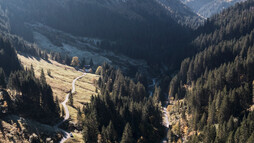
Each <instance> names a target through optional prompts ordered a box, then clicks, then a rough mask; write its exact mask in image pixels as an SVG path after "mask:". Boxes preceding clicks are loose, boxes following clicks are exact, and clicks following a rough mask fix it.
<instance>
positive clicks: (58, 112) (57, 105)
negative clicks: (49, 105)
mask: <svg viewBox="0 0 254 143" xmlns="http://www.w3.org/2000/svg"><path fill="white" fill-rule="evenodd" d="M55 104H56V113H57V114H60V113H61V111H60V110H61V109H60V106H59V100H58V97H57V96H56V99H55Z"/></svg>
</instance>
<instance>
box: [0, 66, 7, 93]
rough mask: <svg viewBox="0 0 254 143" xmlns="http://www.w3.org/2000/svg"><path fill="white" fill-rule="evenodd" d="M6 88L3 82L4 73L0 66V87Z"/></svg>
mask: <svg viewBox="0 0 254 143" xmlns="http://www.w3.org/2000/svg"><path fill="white" fill-rule="evenodd" d="M1 87H2V88H6V82H5V73H4V70H3V69H2V68H0V88H1Z"/></svg>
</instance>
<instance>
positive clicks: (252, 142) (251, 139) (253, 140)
mask: <svg viewBox="0 0 254 143" xmlns="http://www.w3.org/2000/svg"><path fill="white" fill-rule="evenodd" d="M246 143H254V132H252V134H251V136H250V137H249V138H248V140H247V142H246Z"/></svg>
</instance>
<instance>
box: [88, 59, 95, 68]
mask: <svg viewBox="0 0 254 143" xmlns="http://www.w3.org/2000/svg"><path fill="white" fill-rule="evenodd" d="M89 64H90V66H91V67H93V66H94V63H93V59H92V58H91V59H90V62H89Z"/></svg>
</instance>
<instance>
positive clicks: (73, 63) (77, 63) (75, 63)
mask: <svg viewBox="0 0 254 143" xmlns="http://www.w3.org/2000/svg"><path fill="white" fill-rule="evenodd" d="M79 63H80V62H79V59H78V57H73V58H72V61H71V66H74V67H78V66H79Z"/></svg>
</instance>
